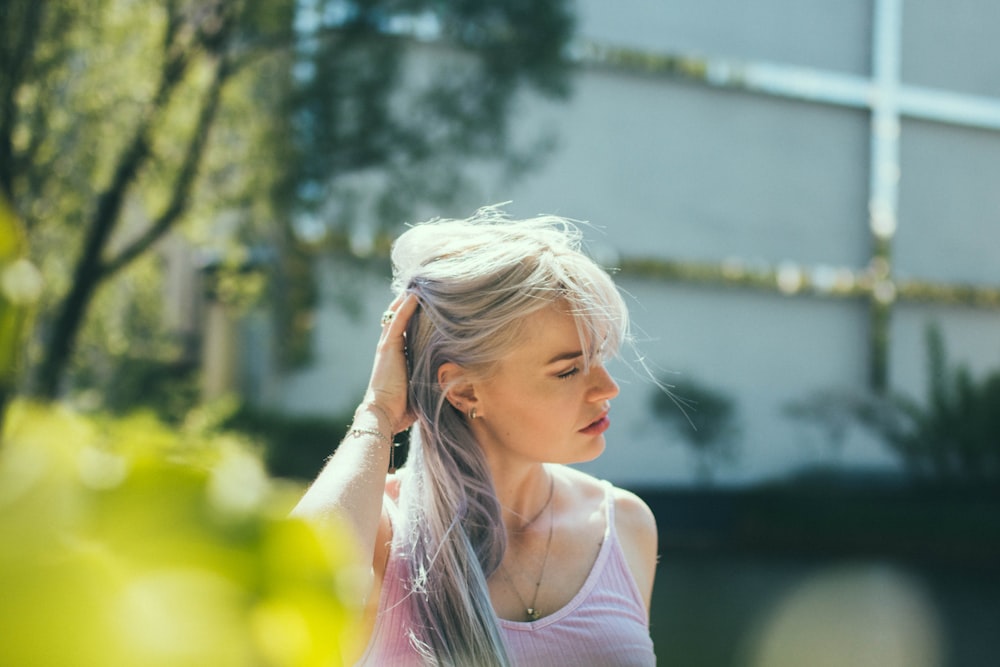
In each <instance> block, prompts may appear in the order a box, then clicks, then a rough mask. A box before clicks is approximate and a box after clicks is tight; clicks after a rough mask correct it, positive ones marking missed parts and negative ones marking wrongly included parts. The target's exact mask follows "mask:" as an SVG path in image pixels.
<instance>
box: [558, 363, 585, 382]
mask: <svg viewBox="0 0 1000 667" xmlns="http://www.w3.org/2000/svg"><path fill="white" fill-rule="evenodd" d="M579 372H580V369H579V368H577V367H576V366H574V367H573V368H571V369H569V370H568V371H566V372H565V373H560V374H559V375H557V376H556V377H557V378H559V379H560V380H565V379H567V378H571V377H573V376H574V375H576V374H577V373H579Z"/></svg>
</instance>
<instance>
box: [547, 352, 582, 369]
mask: <svg viewBox="0 0 1000 667" xmlns="http://www.w3.org/2000/svg"><path fill="white" fill-rule="evenodd" d="M582 356H583V351H582V350H572V351H570V352H561V353H560V354H557V355H556V356H554V357H552V358H551V359H549V360H548V361H546V362H545V365H546V366H548V365H549V364H554V363H556V362H557V361H565V360H567V359H576V358H577V357H582Z"/></svg>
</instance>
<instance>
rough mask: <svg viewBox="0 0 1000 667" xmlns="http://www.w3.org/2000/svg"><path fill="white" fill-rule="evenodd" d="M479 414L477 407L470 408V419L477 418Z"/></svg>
mask: <svg viewBox="0 0 1000 667" xmlns="http://www.w3.org/2000/svg"><path fill="white" fill-rule="evenodd" d="M478 416H479V415H477V414H476V409H475V408H472V409H471V410H469V419H475V418H476V417H478Z"/></svg>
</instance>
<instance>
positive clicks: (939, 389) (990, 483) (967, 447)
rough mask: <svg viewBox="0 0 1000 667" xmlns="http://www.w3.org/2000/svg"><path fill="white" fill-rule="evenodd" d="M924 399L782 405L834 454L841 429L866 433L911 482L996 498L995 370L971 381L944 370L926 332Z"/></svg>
mask: <svg viewBox="0 0 1000 667" xmlns="http://www.w3.org/2000/svg"><path fill="white" fill-rule="evenodd" d="M925 341H926V349H927V370H928V384H927V396H926V397H925V399H924V401H923V402H920V401H918V400H916V399H914V398H912V397H910V396H907V395H904V394H901V393H898V392H892V393H888V394H884V395H883V394H872V393H866V392H857V391H841V390H834V389H828V390H823V391H820V392H817V393H816V394H814V395H812V396H809V397H807V398H805V399H803V400H801V401H797V402H794V403H792V404H790V405H789V406H788V408H787V412H788V414H789V415H790V416H791V417H793V418H796V419H800V420H804V421H806V422H807V423H811V424H814V425H816V426H818V427H820V428H821V429H822V430H823V431H824V432H825V434H826V436H827V439H828V441H829V442H830V444H831V446H833V447H838V446H839V445H840V443H841V442H842V441H843V439H844V438H845V437H846V435H847V432H848V429H850V428H852V427H860V428H863V429H866V430H868V431H869V432H871V433H872V434H874V435H875V436H877V438H878V439H879V441H880V442H881V443H882V444H884V445H885V446H886V447H888V448H889V449H890V450H891V451H892V452H893V453H894V454H895V455H896V456H898V457H899V459H900V461H901V462H902V463H903V464H904V466H905V467H906V469H907V470H908V471H909V473H910V474H911V476H912V477H913V478H914V479H916V480H921V481H930V482H937V483H942V484H956V483H957V484H962V485H966V486H969V487H973V488H975V487H980V488H992V489H994V490H1000V370H995V371H992V372H989V373H986V374H985V375H983V376H982V377H980V378H976V377H973V375H972V373H971V372H970V371H969V369H968V367H966V366H964V365H962V364H955V365H952V364H949V362H948V355H947V350H946V349H945V343H944V338H943V336H942V335H941V331H940V328H939V327H938V326H935V325H930V326H928V328H927V331H926V337H925Z"/></svg>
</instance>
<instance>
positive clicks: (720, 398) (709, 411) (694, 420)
mask: <svg viewBox="0 0 1000 667" xmlns="http://www.w3.org/2000/svg"><path fill="white" fill-rule="evenodd" d="M658 384H659V385H660V386H658V387H657V388H656V390H655V391H654V392H653V394H652V401H651V407H652V409H653V413H654V415H656V417H657V418H658V419H660V420H661V421H663V422H666V423H667V424H669V425H670V426H672V427H673V429H674V431H675V432H676V433H677V435H678V436H680V438H681V439H682V440H683V441H684V442H685V443H686V444H687V445H688V446H689V447H690V448H691V451H692V453H693V454H694V456H695V475H696V477H697V478H698V480H699V481H700V482H702V483H705V484H711V483H712V479H713V475H714V472H715V469H716V468H718V467H719V466H720V465H724V464H727V463H731V462H732V461H733V460H734V458H735V456H736V445H735V438H736V435H737V433H738V428H737V426H736V408H735V406H734V404H733V400H732V399H731V398H729V397H728V396H726V395H725V394H723V393H722V392H720V391H718V390H717V389H714V388H712V387H709V386H707V385H704V384H702V383H700V382H697V381H695V380H691V379H687V380H685V381H683V382H680V383H674V384H667V383H666V382H665V381H661V382H660V383H658ZM661 387H663V388H669V391H665V390H664V389H662V388H661Z"/></svg>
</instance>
